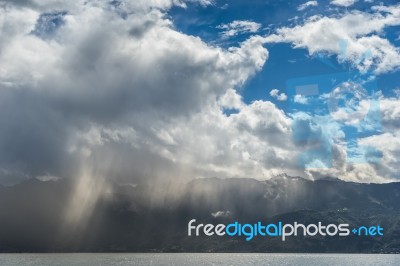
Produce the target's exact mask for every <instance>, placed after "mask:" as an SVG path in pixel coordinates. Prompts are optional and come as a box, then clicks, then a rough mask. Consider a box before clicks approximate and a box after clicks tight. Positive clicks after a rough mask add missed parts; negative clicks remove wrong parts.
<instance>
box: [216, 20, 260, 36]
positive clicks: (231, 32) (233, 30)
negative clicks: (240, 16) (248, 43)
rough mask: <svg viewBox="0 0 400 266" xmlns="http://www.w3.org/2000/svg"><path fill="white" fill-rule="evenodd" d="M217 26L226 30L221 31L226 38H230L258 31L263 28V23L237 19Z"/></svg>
mask: <svg viewBox="0 0 400 266" xmlns="http://www.w3.org/2000/svg"><path fill="white" fill-rule="evenodd" d="M217 28H218V29H222V30H224V31H223V32H222V33H221V34H222V36H223V37H224V38H230V37H233V36H236V35H239V34H244V33H256V32H258V30H259V29H260V28H261V24H259V23H256V22H253V21H246V20H235V21H233V22H231V23H229V24H221V25H219V26H218V27H217Z"/></svg>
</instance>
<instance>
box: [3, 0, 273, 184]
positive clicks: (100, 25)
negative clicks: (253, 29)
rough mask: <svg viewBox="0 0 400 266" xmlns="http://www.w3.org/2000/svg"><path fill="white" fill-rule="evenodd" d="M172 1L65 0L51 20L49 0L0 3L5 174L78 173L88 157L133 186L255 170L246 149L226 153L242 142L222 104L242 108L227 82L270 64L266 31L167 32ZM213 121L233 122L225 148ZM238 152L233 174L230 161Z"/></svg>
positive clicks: (241, 80) (243, 79) (88, 161)
mask: <svg viewBox="0 0 400 266" xmlns="http://www.w3.org/2000/svg"><path fill="white" fill-rule="evenodd" d="M175 2H176V1H175ZM175 2H171V1H161V0H159V1H135V2H125V1H121V2H120V3H113V4H107V3H103V2H96V3H92V2H88V3H87V4H85V5H84V4H81V5H80V3H79V2H77V3H74V4H68V3H63V4H61V3H60V4H59V6H58V7H59V8H58V10H63V11H62V12H65V13H62V14H63V15H62V20H63V23H56V24H54V23H53V22H52V20H53V18H56V20H57V21H58V19H59V18H60V16H59V13H48V10H47V8H44V3H43V4H39V3H36V2H35V3H36V4H35V5H33V6H28V5H26V6H24V7H23V8H21V7H20V6H18V7H17V6H13V5H10V6H9V7H8V8H7V9H2V10H1V12H3V15H4V16H3V15H2V23H3V24H2V25H4V27H1V29H2V34H1V35H0V43H1V52H0V61H1V62H2V64H1V65H0V86H1V91H0V96H1V97H0V99H1V100H0V101H1V106H0V110H1V115H0V122H1V123H2V125H3V126H4V128H6V129H7V130H2V131H1V132H0V146H1V147H2V148H3V149H4V151H5V150H7V152H6V153H1V154H0V168H1V169H2V173H7V174H4V175H3V177H4V176H7V178H8V177H10V176H13V175H14V177H15V179H16V180H20V179H21V178H29V177H41V176H57V177H69V176H77V175H78V176H79V175H80V172H82V171H83V170H82V169H80V168H81V167H84V166H83V165H85V164H90V165H91V166H90V167H91V168H96V167H97V168H98V169H95V170H93V171H89V172H99V171H100V170H103V171H104V172H105V173H107V174H106V176H107V177H108V178H115V179H119V180H124V179H135V180H138V182H145V181H146V180H150V179H154V178H173V177H174V178H175V177H176V176H178V177H179V176H186V177H187V178H192V177H194V176H195V175H197V176H210V175H213V174H218V173H219V172H221V173H225V174H226V176H227V177H229V176H236V175H245V169H240V167H239V165H246V164H247V165H248V166H247V167H253V168H254V170H253V173H255V174H257V175H259V173H258V171H257V167H259V166H257V161H255V160H253V159H251V158H249V157H248V156H247V155H246V152H248V151H247V148H245V147H243V148H241V149H238V150H236V151H232V150H231V148H233V146H231V145H233V142H235V141H236V142H239V143H240V141H241V140H240V141H238V140H237V138H236V137H235V136H234V134H233V133H229V131H230V130H234V129H233V128H234V127H235V126H234V125H230V124H231V122H229V121H231V119H229V118H227V117H226V116H224V115H223V113H222V111H221V108H222V107H221V106H222V105H225V106H226V105H232V107H240V108H241V106H244V105H245V104H244V103H243V102H242V101H241V99H240V96H238V95H237V94H236V93H235V92H234V90H233V88H236V87H240V86H241V85H242V84H243V83H244V82H246V80H248V79H249V78H250V77H251V76H253V75H254V74H255V73H256V72H257V71H259V70H260V69H261V67H262V66H263V64H264V63H265V61H266V60H267V58H268V51H267V50H266V49H265V48H264V47H263V41H262V38H261V37H257V36H254V37H252V38H249V39H247V40H246V41H245V42H243V43H242V44H241V46H239V47H232V48H230V49H229V50H225V49H222V48H219V47H212V46H209V45H207V44H206V43H204V42H203V41H202V40H200V39H199V38H197V37H193V36H188V35H185V34H183V33H180V32H178V31H176V30H175V29H174V28H173V26H172V22H171V21H170V20H169V19H168V18H167V17H166V16H165V13H164V11H163V10H164V9H166V8H168V7H170V6H172V5H173V4H180V3H177V2H176V3H175ZM49 5H50V4H49ZM54 5H55V4H54ZM151 5H153V6H154V7H157V8H156V9H151V8H150V9H149V8H148V7H149V6H151ZM122 11H123V12H122ZM122 13H124V14H126V16H125V15H124V16H122V15H121V14H122ZM48 14H51V15H48ZM53 14H55V15H54V16H53ZM131 14H133V15H131ZM44 18H45V19H44ZM49 23H50V25H49ZM7 25H10V26H11V27H7ZM49 26H50V28H49ZM32 33H33V34H32ZM50 36H51V38H49V37H50ZM218 99H221V102H220V103H218ZM219 104H221V106H219ZM213 112H214V113H216V114H217V115H216V114H214V113H213ZM246 112H248V111H246ZM6 114H12V115H11V116H10V115H6ZM207 119H209V120H207ZM210 123H212V124H210ZM214 123H215V124H214ZM214 125H220V126H221V125H225V126H227V127H228V126H229V125H230V127H232V129H231V128H225V129H221V131H220V132H219V133H221V134H222V133H223V134H225V135H227V133H229V135H230V136H231V138H232V139H230V140H229V141H228V142H227V146H223V147H219V146H218V145H220V144H219V143H221V141H220V138H223V137H224V136H223V135H213V134H210V136H207V135H208V134H209V132H210V131H213V129H211V128H210V127H212V126H214ZM237 130H238V129H237ZM200 132H201V133H200ZM201 134H203V138H204V141H205V142H204V143H202V142H201V141H200V140H197V138H198V137H201V136H202V135H201ZM247 135H249V136H248V137H247V138H248V139H246V140H243V141H249V142H255V141H257V138H256V137H253V138H252V137H251V136H250V133H248V134H247ZM246 144H247V143H243V144H240V145H243V146H245V145H246ZM185 145H187V146H185ZM252 145H253V146H256V145H257V144H252ZM223 152H224V153H232V154H233V153H234V154H235V155H234V156H226V159H224V156H223ZM257 152H258V151H257ZM263 152H264V151H263ZM206 154H208V155H210V156H209V157H204V156H205V155H206ZM243 158H244V159H243ZM242 159H243V160H245V162H243V163H241V162H238V166H237V169H233V170H230V168H231V165H232V164H234V163H233V161H229V160H242ZM200 160H204V165H198V161H200ZM104 161H108V162H112V163H111V164H104V163H101V162H104ZM235 163H236V162H235ZM105 165H107V166H109V167H110V169H105V168H106V167H105ZM208 167H209V168H208ZM200 168H201V169H200ZM210 169H211V170H210ZM239 170H240V171H239ZM17 177H18V178H17Z"/></svg>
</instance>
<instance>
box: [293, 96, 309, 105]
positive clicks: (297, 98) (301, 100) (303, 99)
mask: <svg viewBox="0 0 400 266" xmlns="http://www.w3.org/2000/svg"><path fill="white" fill-rule="evenodd" d="M293 101H294V102H295V103H300V104H308V99H307V97H306V96H304V95H301V94H296V95H295V96H294V99H293Z"/></svg>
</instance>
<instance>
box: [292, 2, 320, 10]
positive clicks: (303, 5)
mask: <svg viewBox="0 0 400 266" xmlns="http://www.w3.org/2000/svg"><path fill="white" fill-rule="evenodd" d="M312 6H318V2H317V1H308V2H305V3H303V4H301V5H299V6H298V7H297V10H299V11H303V10H305V9H307V8H309V7H312Z"/></svg>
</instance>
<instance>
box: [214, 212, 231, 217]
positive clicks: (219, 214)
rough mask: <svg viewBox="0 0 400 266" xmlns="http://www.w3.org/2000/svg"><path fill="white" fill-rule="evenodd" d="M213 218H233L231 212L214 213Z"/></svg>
mask: <svg viewBox="0 0 400 266" xmlns="http://www.w3.org/2000/svg"><path fill="white" fill-rule="evenodd" d="M211 216H212V217H214V218H220V217H224V218H225V217H229V216H231V212H230V211H217V212H213V213H211Z"/></svg>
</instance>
